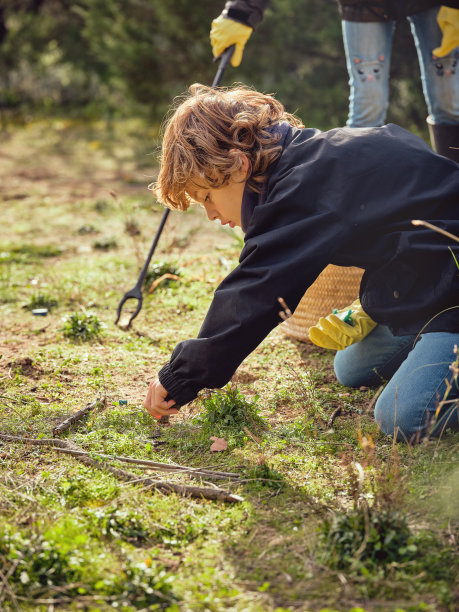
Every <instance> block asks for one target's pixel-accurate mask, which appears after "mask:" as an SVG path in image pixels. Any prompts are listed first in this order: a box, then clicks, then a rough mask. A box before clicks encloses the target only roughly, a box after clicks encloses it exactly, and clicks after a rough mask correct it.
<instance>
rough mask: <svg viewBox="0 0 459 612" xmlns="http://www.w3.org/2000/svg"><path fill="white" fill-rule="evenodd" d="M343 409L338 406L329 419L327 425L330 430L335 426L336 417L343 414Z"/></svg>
mask: <svg viewBox="0 0 459 612" xmlns="http://www.w3.org/2000/svg"><path fill="white" fill-rule="evenodd" d="M342 410H343V408H342V406H338V408H337V409H336V410H334V411H333V414H332V415H331V417H330V418H329V419H328V423H327V427H328V428H329V429H330V427H331V426H332V425H333V423H334V421H335V419H336V417H338V416H339V415H340V414H341V412H342Z"/></svg>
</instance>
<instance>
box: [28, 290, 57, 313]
mask: <svg viewBox="0 0 459 612" xmlns="http://www.w3.org/2000/svg"><path fill="white" fill-rule="evenodd" d="M57 305H58V302H57V300H55V299H54V298H53V297H52V296H50V295H47V294H46V293H36V294H34V295H32V297H31V298H30V301H29V302H28V303H27V304H25V305H24V308H25V310H35V308H47V309H48V310H52V309H53V308H56V307H57Z"/></svg>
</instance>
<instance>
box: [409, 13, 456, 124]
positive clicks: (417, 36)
mask: <svg viewBox="0 0 459 612" xmlns="http://www.w3.org/2000/svg"><path fill="white" fill-rule="evenodd" d="M439 8H440V7H434V8H432V9H429V10H428V11H422V12H421V13H416V14H415V15H412V16H411V17H408V19H409V22H410V25H411V31H412V33H413V38H414V42H415V44H416V50H417V53H418V58H419V66H420V69H421V79H422V89H423V92H424V97H425V99H426V104H427V109H428V111H429V115H430V117H431V119H432V121H433V123H445V124H449V125H456V124H459V65H458V62H459V48H456V49H453V51H452V52H451V53H450V54H449V55H447V56H445V57H442V58H437V57H435V56H434V55H433V49H435V48H436V47H439V46H440V44H441V38H442V32H441V30H440V26H439V25H438V23H437V14H438V10H439Z"/></svg>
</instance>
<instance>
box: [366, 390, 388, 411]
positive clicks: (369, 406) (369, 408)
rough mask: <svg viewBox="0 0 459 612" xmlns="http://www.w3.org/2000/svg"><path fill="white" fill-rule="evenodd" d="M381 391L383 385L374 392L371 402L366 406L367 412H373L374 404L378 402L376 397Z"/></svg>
mask: <svg viewBox="0 0 459 612" xmlns="http://www.w3.org/2000/svg"><path fill="white" fill-rule="evenodd" d="M383 389H384V385H381V386H380V387H378V389H377V390H376V393H375V394H374V395H373V397H372V398H371V402H370V403H369V404H368V408H367V412H371V411H372V410H373V408H374V407H375V404H376V402H377V401H378V397H379V396H380V395H381V393H382V392H383Z"/></svg>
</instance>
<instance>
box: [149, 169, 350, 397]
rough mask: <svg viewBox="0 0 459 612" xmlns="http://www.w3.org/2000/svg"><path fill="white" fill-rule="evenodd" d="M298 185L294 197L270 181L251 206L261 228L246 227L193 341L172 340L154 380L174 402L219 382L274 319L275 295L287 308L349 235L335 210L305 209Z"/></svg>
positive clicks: (277, 320) (276, 311) (276, 315)
mask: <svg viewBox="0 0 459 612" xmlns="http://www.w3.org/2000/svg"><path fill="white" fill-rule="evenodd" d="M296 172H301V170H300V169H296ZM288 178H289V180H288V181H287V182H288V185H292V176H289V177H288ZM294 182H295V181H294V180H293V183H294ZM279 183H282V181H280V182H279ZM300 185H301V180H299V181H298V191H300V193H296V194H295V193H294V191H295V190H294V189H293V192H292V191H291V190H290V191H289V190H288V189H285V188H282V187H281V186H280V184H279V185H276V186H275V187H274V189H273V191H272V194H271V196H270V198H269V200H268V201H267V202H266V203H265V204H263V205H262V206H259V207H257V208H256V209H255V212H254V215H255V217H258V219H255V218H254V220H255V224H251V225H252V227H257V228H260V229H259V231H258V233H254V232H253V231H252V236H251V237H250V238H248V239H247V241H246V245H245V247H244V249H243V251H242V253H241V256H240V263H239V265H238V266H237V268H235V269H234V270H233V271H232V272H231V274H230V275H229V276H228V277H227V278H226V279H225V280H224V281H223V282H222V283H221V285H220V286H219V287H218V289H217V290H216V292H215V295H214V299H213V301H212V304H211V306H210V308H209V311H208V313H207V316H206V318H205V321H204V324H203V326H202V328H201V330H200V332H199V335H198V338H196V339H193V340H186V341H184V342H181V343H180V344H178V345H177V347H176V348H175V350H174V351H173V354H172V357H171V360H170V362H169V363H168V364H167V365H166V366H164V368H162V370H161V371H160V373H159V379H160V381H161V384H162V385H163V386H164V387H165V389H167V391H168V392H169V394H170V396H171V397H172V398H173V399H175V401H176V402H177V404H178V405H183V404H186V403H188V402H190V401H191V400H192V399H194V398H195V397H196V395H197V393H198V392H199V391H200V390H201V389H203V388H219V387H222V386H223V385H225V384H226V383H227V382H228V381H229V380H230V378H231V376H232V375H233V374H234V372H235V370H236V369H237V367H238V366H239V365H240V363H241V362H242V361H243V360H244V359H245V357H247V355H249V354H250V353H251V352H252V351H253V350H254V349H255V348H256V347H257V346H258V344H260V342H261V341H262V340H263V339H264V338H265V337H266V336H267V335H268V333H269V332H270V331H271V330H272V329H273V328H274V327H276V325H278V324H279V323H280V322H281V318H280V316H279V311H280V310H281V307H280V306H279V302H278V297H282V298H284V300H285V301H286V303H287V305H288V306H289V307H290V309H291V310H292V311H293V310H294V309H295V308H296V306H297V305H298V303H299V301H300V299H301V298H302V296H303V294H304V292H305V291H306V289H307V288H308V286H309V285H311V284H312V283H313V282H314V280H315V279H316V277H317V276H318V275H319V274H320V272H321V271H322V270H323V268H325V266H326V265H327V263H328V262H329V261H330V257H331V256H332V254H333V252H334V250H335V249H338V248H339V246H340V245H341V244H342V242H343V241H344V240H346V238H347V237H348V232H347V231H346V224H343V223H342V222H341V220H340V219H339V217H338V216H337V214H336V213H335V212H333V211H332V210H330V209H328V208H327V207H320V206H319V207H317V206H311V207H310V210H308V207H307V206H305V205H304V194H302V193H301V189H300ZM280 209H282V210H283V213H282V214H281V215H280V214H279V210H280Z"/></svg>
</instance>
